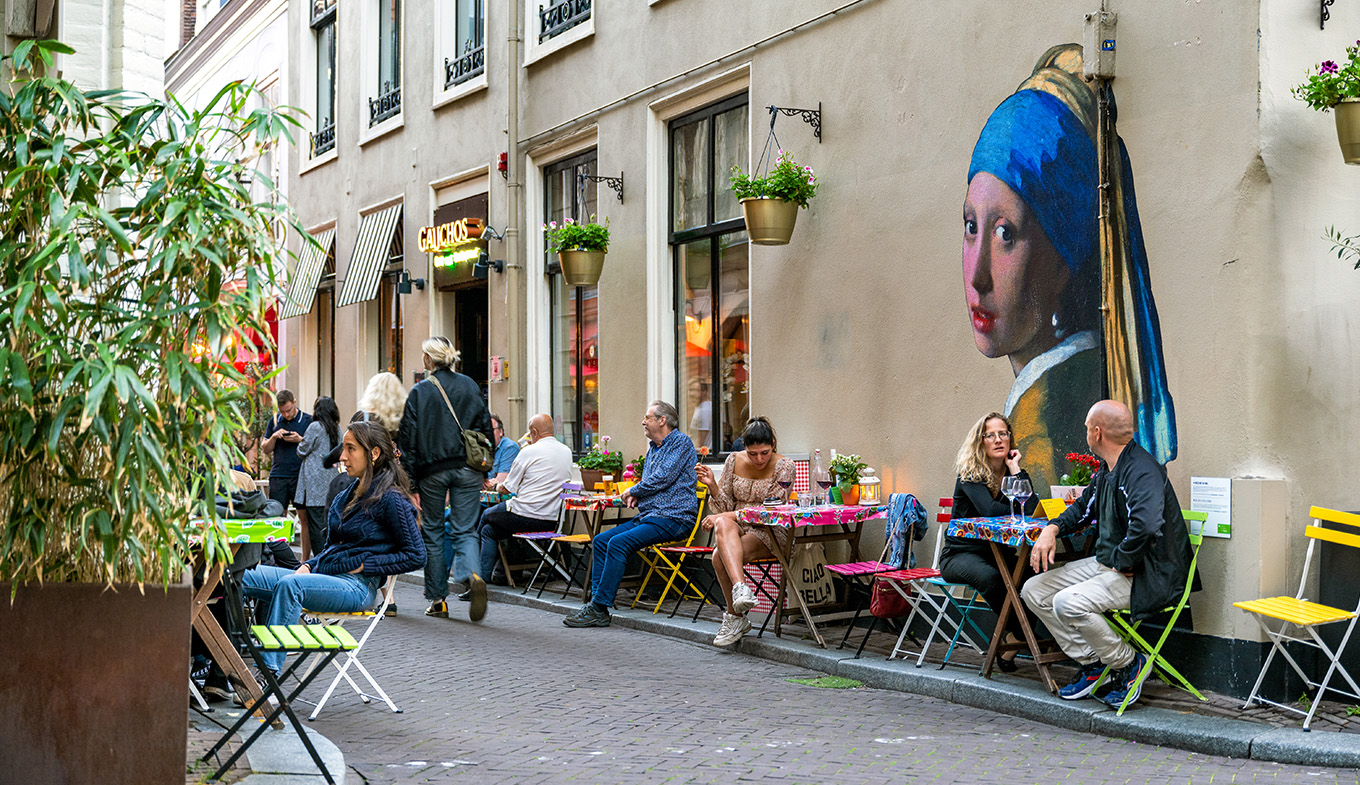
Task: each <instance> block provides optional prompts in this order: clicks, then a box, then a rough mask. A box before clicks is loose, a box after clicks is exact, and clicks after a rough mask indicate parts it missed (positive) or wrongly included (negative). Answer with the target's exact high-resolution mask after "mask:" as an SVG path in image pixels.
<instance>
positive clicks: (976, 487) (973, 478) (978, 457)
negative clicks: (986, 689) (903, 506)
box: [940, 412, 1039, 673]
mask: <svg viewBox="0 0 1360 785" xmlns="http://www.w3.org/2000/svg"><path fill="white" fill-rule="evenodd" d="M1014 443H1015V436H1014V434H1013V433H1012V432H1011V423H1010V420H1007V419H1006V416H1005V415H1004V414H1001V413H1000V412H992V413H990V414H988V415H987V416H985V417H983V418H982V419H980V420H978V421H977V422H976V423H974V424H973V427H972V428H970V429H969V430H968V436H967V437H966V438H965V439H964V440H963V446H961V447H960V448H959V456H958V460H957V464H958V472H959V476H958V480H957V481H955V483H954V506H953V517H954V518H995V517H998V516H1003V515H1012V514H1017V513H1016V512H1015V510H1014V509H1013V508H1012V506H1011V502H1010V500H1009V499H1007V498H1006V497H1004V496H1002V495H1001V480H1002V478H1004V477H1007V476H1010V475H1017V476H1019V477H1020V478H1022V479H1025V480H1028V479H1029V474H1028V473H1027V472H1026V471H1025V470H1024V469H1021V468H1020V458H1021V455H1020V451H1019V450H1016V449H1014V448H1013V447H1012V445H1013V444H1014ZM1038 505H1039V499H1038V497H1037V496H1035V495H1032V496H1030V497H1029V498H1028V499H1026V500H1025V504H1024V508H1025V514H1026V515H1032V514H1033V513H1034V510H1035V508H1036V507H1038ZM998 547H999V548H1001V551H1002V555H1003V556H1005V559H1006V564H1007V569H1012V568H1014V567H1015V556H1016V553H1015V548H1013V547H1011V546H1009V545H999V546H998ZM1028 569H1029V568H1028V567H1026V573H1025V575H1024V576H1023V577H1022V578H1021V579H1020V581H1018V582H1017V584H1016V585H1017V586H1018V585H1020V584H1021V583H1024V579H1025V578H1027V577H1028V576H1029V575H1030V574H1032V573H1030V572H1028ZM940 574H941V577H943V578H944V579H945V580H946V581H949V582H951V583H963V584H967V585H968V586H971V587H973V588H974V589H976V590H977V592H978V594H981V595H982V599H983V600H984V601H985V602H986V603H987V606H988V607H989V608H991V609H992V611H994V612H997V613H999V612H1000V610H1001V605H1002V603H1003V602H1005V600H1006V585H1005V584H1004V583H1002V581H1001V571H1000V570H998V569H997V566H996V560H995V559H993V558H992V550H991V547H990V546H989V545H988V543H987V542H986V541H984V540H976V539H970V538H966V537H946V538H945V541H944V551H943V552H942V553H941V555H940ZM1031 618H1032V617H1031ZM1031 623H1033V621H1031ZM1020 634H1021V629H1020V622H1019V617H1018V616H1016V615H1015V614H1012V615H1011V617H1010V619H1009V620H1008V621H1007V624H1006V635H1007V637H1006V642H1007V643H1015V642H1017V641H1019V640H1021V637H1020ZM1015 654H1016V653H1015V652H1013V651H1012V652H1007V653H1006V654H1004V655H1002V657H1001V658H1000V659H999V660H998V661H997V667H999V668H1000V669H1001V670H1003V671H1005V672H1007V673H1009V672H1011V671H1014V670H1015V667H1016V666H1015Z"/></svg>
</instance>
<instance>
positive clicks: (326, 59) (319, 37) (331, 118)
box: [310, 0, 336, 158]
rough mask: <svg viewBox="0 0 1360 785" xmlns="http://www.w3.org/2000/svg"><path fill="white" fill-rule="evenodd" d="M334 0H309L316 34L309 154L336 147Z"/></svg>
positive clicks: (314, 155) (312, 156) (314, 33)
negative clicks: (313, 111) (310, 150)
mask: <svg viewBox="0 0 1360 785" xmlns="http://www.w3.org/2000/svg"><path fill="white" fill-rule="evenodd" d="M335 4H336V0H312V33H313V35H315V36H316V112H315V114H313V117H315V118H316V130H315V131H313V132H312V134H311V141H312V145H311V146H312V152H311V156H310V157H311V158H315V157H317V156H318V155H321V154H322V153H325V152H328V151H330V150H333V149H335V20H336V8H335Z"/></svg>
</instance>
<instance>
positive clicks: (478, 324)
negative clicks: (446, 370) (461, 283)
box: [453, 284, 490, 400]
mask: <svg viewBox="0 0 1360 785" xmlns="http://www.w3.org/2000/svg"><path fill="white" fill-rule="evenodd" d="M453 314H454V329H455V334H454V336H453V345H454V347H455V348H457V349H458V351H459V353H460V354H461V355H462V360H461V366H460V368H459V370H460V371H461V372H462V373H464V374H466V375H468V376H470V377H472V380H473V381H474V382H476V383H477V386H478V387H481V388H482V399H483V400H485V399H486V397H487V386H488V383H489V382H490V372H489V363H488V360H487V355H488V351H487V334H486V330H487V324H486V323H487V288H486V284H481V285H480V286H470V287H468V288H466V289H458V290H455V291H454V293H453Z"/></svg>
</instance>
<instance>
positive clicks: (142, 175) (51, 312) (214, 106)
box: [0, 41, 306, 590]
mask: <svg viewBox="0 0 1360 785" xmlns="http://www.w3.org/2000/svg"><path fill="white" fill-rule="evenodd" d="M69 52H71V50H70V49H69V48H68V47H66V46H64V45H62V44H59V43H57V42H54V41H36V42H35V41H25V42H23V43H20V44H19V45H18V46H16V47H15V49H14V51H13V53H12V55H9V56H6V57H4V58H3V61H4V62H3V63H0V68H3V69H5V72H7V73H12V74H13V77H12V81H11V84H10V85H9V87H8V89H5V90H0V176H2V179H0V188H2V189H3V193H2V194H0V198H2V199H3V204H4V205H5V206H6V209H5V210H3V211H0V259H3V260H4V261H3V264H0V333H2V334H3V336H4V340H3V342H0V377H3V382H2V383H0V385H2V386H0V423H2V424H0V581H11V582H13V584H14V587H15V589H14V590H17V586H18V585H19V584H21V583H31V582H97V583H113V582H124V581H128V582H136V583H138V584H143V583H155V584H166V583H171V582H174V581H177V580H178V579H179V578H180V576H181V575H182V574H183V570H184V565H185V563H186V553H187V550H188V548H189V536H190V534H191V532H192V531H197V529H194V527H191V525H190V521H191V519H195V518H199V519H208V520H212V519H213V518H214V516H215V506H214V503H213V502H214V496H215V494H216V492H217V491H218V489H220V488H224V487H227V483H228V481H229V470H230V467H231V466H232V465H233V464H237V463H239V462H240V452H239V449H238V447H237V446H236V444H235V442H234V438H233V437H234V436H235V434H237V433H238V432H240V431H242V430H244V429H246V428H247V427H248V425H249V423H248V422H247V416H248V415H247V412H248V410H249V406H248V405H246V402H247V387H248V380H247V378H246V377H245V376H244V375H243V374H242V373H240V372H239V371H237V369H236V368H234V367H233V366H232V364H231V362H230V360H231V352H230V350H231V348H232V346H233V342H234V341H236V340H239V337H240V335H241V334H242V331H243V330H245V329H246V328H256V329H263V324H262V315H263V313H264V310H265V308H266V306H267V302H266V301H267V298H268V297H270V296H272V293H273V285H274V272H273V271H275V270H277V271H280V273H282V271H284V270H285V269H286V268H285V265H284V264H283V260H282V258H281V257H282V255H283V254H284V252H283V251H282V250H281V249H280V247H279V243H278V241H277V240H276V237H275V232H274V227H276V226H277V225H279V223H280V222H283V225H288V226H292V227H293V228H294V229H297V228H298V227H297V224H296V221H295V220H294V219H293V218H292V216H291V215H290V214H289V213H288V211H287V208H286V207H283V206H281V205H280V204H278V203H277V192H276V190H275V188H274V186H273V183H271V182H270V181H269V179H268V177H267V176H266V175H265V174H264V173H261V172H256V171H254V170H252V169H251V167H250V166H249V165H248V164H247V163H243V161H249V160H251V159H252V158H254V157H256V156H257V155H258V153H259V152H260V151H261V150H262V149H263V147H264V146H265V145H269V144H273V143H275V142H276V140H279V139H280V138H288V139H290V140H291V136H290V134H289V127H290V126H297V125H299V122H298V118H297V117H296V116H295V113H294V112H292V111H290V110H287V109H282V110H278V109H274V108H271V107H269V106H267V102H265V101H262V100H259V96H260V94H259V93H258V91H256V90H255V89H254V88H253V87H251V86H248V85H245V84H242V83H232V84H229V85H227V86H226V87H224V88H223V89H222V90H221V91H220V92H219V93H218V94H217V95H216V96H215V97H214V98H213V99H212V100H210V101H209V102H207V104H206V105H205V106H204V107H203V108H201V109H191V108H189V107H186V106H184V105H182V104H180V103H179V102H177V101H175V100H174V99H173V98H154V97H150V96H146V95H140V94H132V93H127V92H122V91H84V90H81V89H80V88H78V87H77V86H75V85H73V84H72V83H70V82H68V81H65V80H62V79H60V78H58V77H55V76H52V75H51V74H52V73H53V70H54V69H53V62H54V61H53V58H54V55H56V54H57V53H69ZM252 104H259V105H262V106H263V108H251V107H252ZM252 180H253V181H255V182H257V183H260V184H261V185H263V186H264V187H263V188H262V189H260V190H263V191H265V192H266V193H267V194H268V195H267V196H265V197H263V198H261V199H259V200H256V199H254V198H252V195H251V192H250V188H249V187H248V185H247V183H248V182H250V181H252ZM303 236H304V237H305V236H306V235H305V233H304V234H303ZM208 531H209V536H208V537H207V538H206V550H207V553H208V557H209V559H212V560H218V561H220V560H221V559H223V558H224V554H225V553H226V550H225V548H226V542H225V539H224V538H223V537H222V536H221V534H220V530H218V529H215V528H213V527H209V529H208Z"/></svg>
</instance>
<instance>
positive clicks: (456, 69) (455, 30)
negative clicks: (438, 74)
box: [443, 0, 486, 88]
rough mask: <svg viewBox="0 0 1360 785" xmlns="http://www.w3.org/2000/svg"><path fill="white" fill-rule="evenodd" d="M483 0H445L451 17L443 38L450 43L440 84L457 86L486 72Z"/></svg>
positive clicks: (447, 22) (447, 86) (446, 86)
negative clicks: (450, 50)
mask: <svg viewBox="0 0 1360 785" xmlns="http://www.w3.org/2000/svg"><path fill="white" fill-rule="evenodd" d="M483 2H484V0H449V8H450V10H451V11H452V12H453V19H452V20H449V21H446V22H445V24H446V25H448V28H451V29H448V28H446V30H447V32H446V33H445V36H444V39H443V40H445V41H449V42H451V43H452V44H453V53H452V56H451V57H445V58H444V87H445V88H449V87H453V86H454V85H460V84H462V83H463V82H466V81H467V80H469V79H472V78H474V77H477V76H480V75H481V74H483V73H484V72H485V71H486V36H485V25H486V10H485V6H484V4H483Z"/></svg>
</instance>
